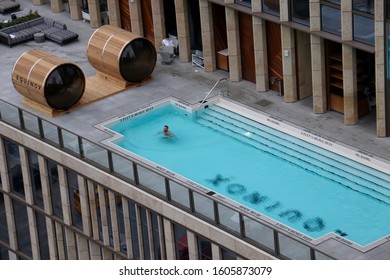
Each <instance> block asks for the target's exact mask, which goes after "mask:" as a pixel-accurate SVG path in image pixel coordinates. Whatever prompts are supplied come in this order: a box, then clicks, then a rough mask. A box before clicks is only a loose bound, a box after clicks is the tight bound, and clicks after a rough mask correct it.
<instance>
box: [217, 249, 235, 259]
mask: <svg viewBox="0 0 390 280" xmlns="http://www.w3.org/2000/svg"><path fill="white" fill-rule="evenodd" d="M221 255H222V259H223V260H236V259H237V254H236V253H235V252H232V251H230V250H227V249H223V248H222V249H221Z"/></svg>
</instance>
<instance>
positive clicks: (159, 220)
mask: <svg viewBox="0 0 390 280" xmlns="http://www.w3.org/2000/svg"><path fill="white" fill-rule="evenodd" d="M157 225H158V239H159V241H160V250H159V251H160V255H161V259H162V260H165V259H166V256H165V254H164V252H165V247H166V246H165V238H164V237H165V236H164V234H163V233H164V223H163V220H162V216H158V218H157Z"/></svg>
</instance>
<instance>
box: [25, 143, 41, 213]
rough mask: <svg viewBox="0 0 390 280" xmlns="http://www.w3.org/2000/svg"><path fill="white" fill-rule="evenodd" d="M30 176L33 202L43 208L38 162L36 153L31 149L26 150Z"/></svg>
mask: <svg viewBox="0 0 390 280" xmlns="http://www.w3.org/2000/svg"><path fill="white" fill-rule="evenodd" d="M27 154H28V161H29V168H30V176H31V183H32V191H33V197H34V204H35V205H37V206H38V207H41V208H42V209H43V198H42V184H41V174H40V169H39V163H38V155H37V154H36V153H34V152H32V151H27Z"/></svg>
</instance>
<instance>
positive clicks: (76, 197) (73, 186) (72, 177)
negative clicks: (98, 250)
mask: <svg viewBox="0 0 390 280" xmlns="http://www.w3.org/2000/svg"><path fill="white" fill-rule="evenodd" d="M66 178H67V185H68V190H69V200H70V212H71V214H72V224H73V225H74V226H76V227H78V228H79V229H82V228H83V222H82V216H81V204H80V192H79V182H78V181H77V173H76V172H74V171H72V170H66Z"/></svg>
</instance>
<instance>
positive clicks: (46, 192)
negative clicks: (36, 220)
mask: <svg viewBox="0 0 390 280" xmlns="http://www.w3.org/2000/svg"><path fill="white" fill-rule="evenodd" d="M38 164H39V171H40V177H41V187H42V199H43V207H44V209H45V213H46V214H48V215H52V214H53V207H52V202H51V195H50V185H49V172H48V170H47V165H46V161H45V159H44V158H43V157H41V156H38ZM46 222H47V221H46Z"/></svg>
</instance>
